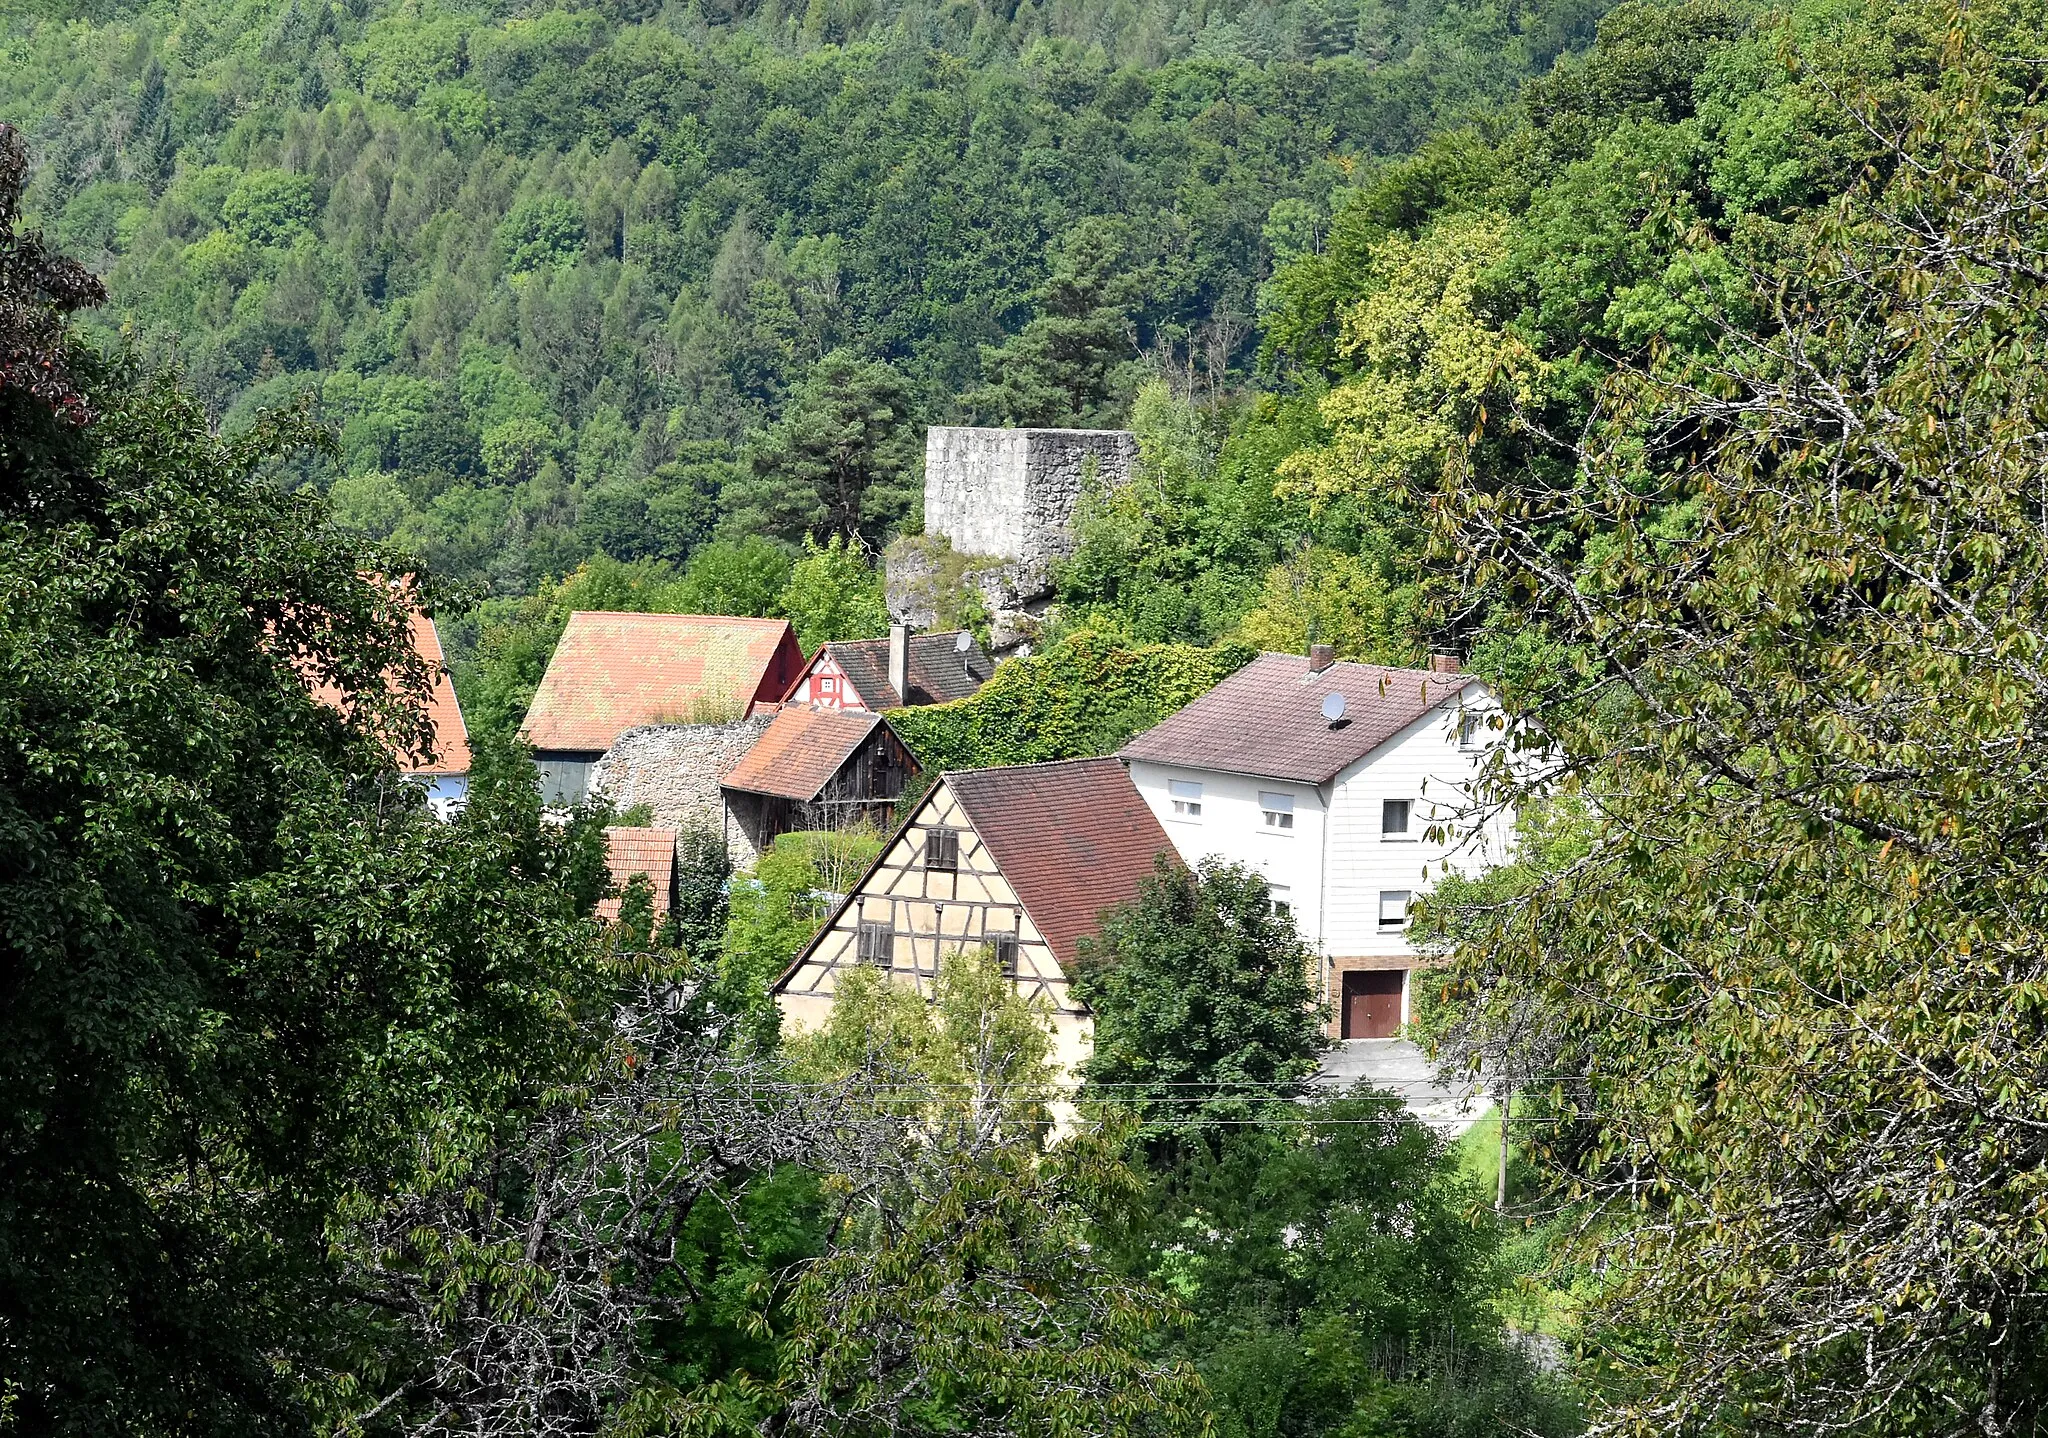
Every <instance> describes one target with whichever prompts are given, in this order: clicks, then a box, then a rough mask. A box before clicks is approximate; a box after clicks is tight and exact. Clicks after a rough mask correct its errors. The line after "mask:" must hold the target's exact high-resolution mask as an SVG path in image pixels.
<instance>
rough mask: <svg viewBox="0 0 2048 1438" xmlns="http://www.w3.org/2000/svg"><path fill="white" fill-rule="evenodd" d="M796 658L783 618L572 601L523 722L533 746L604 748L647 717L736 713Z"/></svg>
mask: <svg viewBox="0 0 2048 1438" xmlns="http://www.w3.org/2000/svg"><path fill="white" fill-rule="evenodd" d="M802 667H803V651H802V650H801V649H800V648H798V646H797V642H796V635H795V633H794V632H793V631H792V630H791V629H790V627H789V622H788V621H787V620H783V619H734V618H729V617H727V616H724V615H704V614H611V613H597V612H593V611H590V610H578V611H577V612H576V613H574V614H571V615H570V616H569V624H568V627H567V628H566V629H564V630H563V631H562V640H561V642H560V643H559V644H557V645H556V646H555V652H554V656H553V657H552V658H551V659H549V660H548V669H547V673H546V674H545V675H544V676H542V678H541V681H540V688H539V689H538V690H536V691H535V693H534V696H533V704H532V706H531V707H530V708H529V709H528V710H527V711H526V723H525V726H524V728H523V730H522V732H523V733H524V734H525V735H526V740H527V742H528V743H529V744H531V745H533V747H534V748H536V749H569V750H583V751H595V750H603V749H609V748H611V746H612V741H613V740H614V739H617V738H618V737H619V735H621V734H623V733H625V732H626V730H628V729H634V728H638V727H639V726H641V725H643V724H689V723H703V722H707V721H711V722H715V721H717V720H718V719H720V718H732V719H738V718H740V717H741V716H742V715H744V714H745V713H746V712H747V710H748V709H749V708H750V707H751V706H752V705H753V704H755V703H756V702H757V701H764V700H765V701H771V702H772V701H774V700H777V699H780V698H781V697H782V694H783V691H784V690H786V689H788V687H789V684H790V681H791V679H792V678H793V677H794V676H795V674H796V672H797V671H798V670H799V669H801V668H802Z"/></svg>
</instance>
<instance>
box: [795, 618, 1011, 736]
mask: <svg viewBox="0 0 2048 1438" xmlns="http://www.w3.org/2000/svg"><path fill="white" fill-rule="evenodd" d="M993 673H995V661H994V660H992V659H990V658H989V657H988V654H987V653H986V652H985V651H984V650H983V649H982V647H981V645H980V644H979V643H978V642H976V640H975V638H974V636H973V635H972V634H969V633H968V632H967V631H965V630H962V629H948V630H944V631H941V632H939V633H934V634H912V633H911V632H910V630H909V629H908V628H906V627H905V626H903V625H901V624H897V625H893V626H891V628H890V630H889V637H888V638H887V639H842V640H835V641H834V642H832V643H830V644H824V645H820V646H819V648H818V652H817V653H816V654H813V655H812V656H811V658H810V662H809V663H807V664H805V665H804V670H803V673H801V674H799V675H797V677H796V682H795V683H793V684H791V685H790V687H789V692H788V693H787V694H786V695H784V696H783V699H784V702H785V703H789V704H807V705H809V706H811V707H812V708H814V709H856V710H859V709H865V710H869V711H872V712H874V713H877V714H879V713H881V712H882V711H883V710H884V709H903V708H909V707H911V706H913V705H919V704H944V703H946V702H947V701H948V700H952V699H965V698H967V697H968V696H969V695H971V694H973V693H975V692H976V691H977V690H979V689H980V688H981V686H982V685H983V684H986V683H987V682H988V678H989V676H990V675H991V674H993Z"/></svg>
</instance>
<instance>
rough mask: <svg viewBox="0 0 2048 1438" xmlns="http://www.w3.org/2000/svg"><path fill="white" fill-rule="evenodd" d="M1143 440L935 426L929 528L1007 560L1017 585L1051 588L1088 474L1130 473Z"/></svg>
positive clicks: (929, 460)
mask: <svg viewBox="0 0 2048 1438" xmlns="http://www.w3.org/2000/svg"><path fill="white" fill-rule="evenodd" d="M1137 459H1138V439H1137V436H1136V435H1134V434H1131V433H1130V432H1129V431H1128V430H1120V429H978V428H973V427H970V426H966V425H934V426H932V428H931V429H930V430H929V431H927V432H926V435H925V441H924V532H925V533H926V534H936V535H943V536H945V538H946V540H947V542H948V543H950V544H951V545H952V546H953V548H954V549H955V550H957V551H958V552H959V553H961V554H985V555H989V556H992V557H994V558H998V559H1007V560H1010V561H1012V562H1013V564H1015V566H1016V568H1017V571H1018V572H1017V575H1016V579H1017V582H1018V584H1019V587H1020V588H1022V589H1026V590H1029V589H1030V588H1031V587H1032V585H1033V584H1034V583H1035V584H1038V585H1047V586H1049V584H1050V581H1051V566H1052V561H1053V560H1055V559H1061V558H1064V557H1065V556H1067V555H1069V554H1071V553H1073V549H1074V535H1073V522H1074V507H1075V506H1076V505H1077V504H1079V503H1080V500H1081V489H1082V486H1083V485H1084V484H1086V483H1087V481H1088V479H1089V478H1090V476H1091V475H1093V476H1094V477H1095V478H1096V479H1097V482H1099V483H1101V484H1103V485H1105V486H1115V485H1118V484H1121V483H1122V482H1123V481H1125V480H1127V479H1129V478H1130V475H1131V467H1132V466H1133V465H1134V464H1136V463H1137Z"/></svg>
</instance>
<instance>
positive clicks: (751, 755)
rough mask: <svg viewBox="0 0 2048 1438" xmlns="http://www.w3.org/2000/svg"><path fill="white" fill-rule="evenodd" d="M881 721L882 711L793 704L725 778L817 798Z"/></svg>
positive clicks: (726, 782)
mask: <svg viewBox="0 0 2048 1438" xmlns="http://www.w3.org/2000/svg"><path fill="white" fill-rule="evenodd" d="M881 722H882V716H881V715H879V714H870V713H867V712H865V711H863V710H841V709H807V708H804V707H802V706H800V705H794V704H793V705H790V706H788V707H787V708H784V709H782V710H780V711H779V712H778V713H777V714H776V716H775V719H774V721H773V722H772V723H770V724H769V726H768V727H767V729H766V730H764V731H763V732H762V734H761V737H760V738H759V739H756V740H755V741H754V747H753V748H751V749H749V750H748V751H747V753H746V757H745V758H743V759H741V760H740V762H739V763H738V764H736V765H734V766H733V769H732V772H731V773H729V774H727V775H726V776H725V777H724V778H723V779H721V780H720V781H719V782H720V783H721V784H722V785H723V786H724V787H726V788H728V789H738V790H740V791H741V792H742V793H746V794H772V795H775V796H776V797H778V798H782V799H796V800H800V801H808V800H811V799H815V798H817V797H818V794H819V792H820V791H821V790H823V789H824V787H825V786H826V785H827V784H829V783H830V782H831V781H832V776H833V775H834V774H837V773H838V772H839V769H840V766H841V765H843V764H844V763H845V762H846V761H847V760H848V759H850V758H852V757H853V755H854V752H855V751H856V750H858V749H859V748H860V746H861V745H862V744H863V743H864V742H865V741H866V740H867V737H868V735H870V734H872V733H873V732H874V729H875V726H876V725H877V724H879V723H881Z"/></svg>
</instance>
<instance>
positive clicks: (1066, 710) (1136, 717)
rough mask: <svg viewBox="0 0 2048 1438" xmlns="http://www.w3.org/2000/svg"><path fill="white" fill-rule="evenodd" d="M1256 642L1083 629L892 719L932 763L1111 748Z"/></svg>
mask: <svg viewBox="0 0 2048 1438" xmlns="http://www.w3.org/2000/svg"><path fill="white" fill-rule="evenodd" d="M1256 652H1257V651H1255V650H1253V649H1250V648H1248V647H1246V646H1244V645H1241V644H1221V645H1218V646H1216V647H1215V648H1213V649H1198V648H1196V647H1195V646H1193V645H1189V644H1146V645H1140V646H1136V647H1129V646H1125V645H1120V644H1116V643H1114V642H1112V641H1111V640H1109V639H1107V638H1105V637H1104V636H1102V635H1100V634H1098V633H1096V632H1095V631H1093V630H1085V629H1084V630H1081V631H1080V632H1078V633H1075V634H1070V635H1068V636H1066V637H1065V638H1064V639H1061V640H1060V641H1059V642H1058V643H1056V644H1053V645H1051V646H1050V647H1049V648H1047V649H1046V650H1045V651H1044V652H1043V653H1041V654H1033V655H1031V656H1029V657H1028V658H1023V659H1012V660H1009V661H1007V662H1006V663H1004V664H1002V665H1001V666H1000V667H998V668H997V670H996V672H995V677H994V678H992V679H990V680H989V682H988V683H987V684H985V685H983V686H982V689H981V692H980V693H978V694H976V695H974V696H973V697H972V698H968V699H956V700H954V701H953V702H952V703H950V704H935V705H931V706H929V707H925V708H918V709H892V710H890V711H889V722H890V723H891V724H892V725H894V726H895V728H896V732H897V733H898V734H900V735H902V736H903V741H904V742H905V743H906V744H908V745H909V746H910V748H911V751H912V752H913V753H915V754H916V755H917V758H918V762H919V763H920V764H922V765H924V767H925V769H926V770H927V771H928V772H933V773H937V772H943V771H944V770H947V769H984V768H988V767H990V766H992V765H996V764H1035V763H1043V762H1045V761H1047V760H1052V759H1079V758H1084V757H1086V756H1088V755H1093V754H1108V753H1111V752H1113V751H1114V750H1116V749H1117V748H1119V747H1120V746H1121V745H1122V744H1123V743H1124V741H1125V740H1127V739H1129V738H1130V737H1131V736H1132V735H1133V734H1137V733H1140V732H1142V731H1144V730H1146V729H1149V728H1151V727H1152V726H1153V725H1154V724H1157V723H1158V722H1159V721H1160V720H1161V719H1164V718H1165V717H1166V716H1167V715H1169V714H1171V713H1173V712H1174V711H1175V710H1177V709H1179V708H1180V707H1181V706H1183V705H1185V704H1187V703H1189V702H1190V701H1191V700H1193V699H1196V698H1198V697H1199V696H1201V695H1203V694H1206V693H1207V692H1208V691H1209V690H1210V689H1212V688H1214V687H1215V686H1216V684H1217V683H1219V682H1220V681H1221V680H1222V679H1223V678H1224V676H1225V675H1228V674H1230V673H1231V672H1232V671H1234V670H1236V669H1237V668H1238V667H1239V666H1241V665H1243V664H1245V663H1246V662H1247V661H1249V660H1250V659H1251V658H1252V656H1253V655H1254V654H1255V653H1256Z"/></svg>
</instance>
